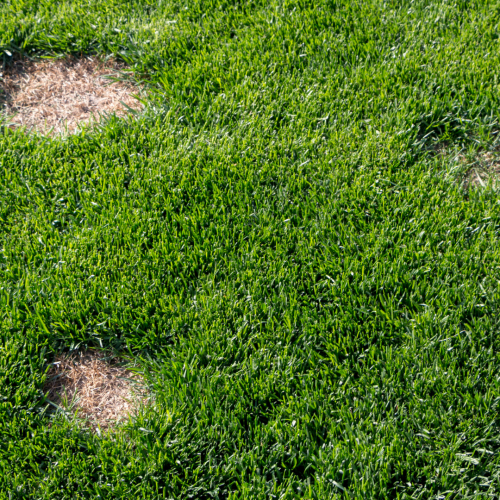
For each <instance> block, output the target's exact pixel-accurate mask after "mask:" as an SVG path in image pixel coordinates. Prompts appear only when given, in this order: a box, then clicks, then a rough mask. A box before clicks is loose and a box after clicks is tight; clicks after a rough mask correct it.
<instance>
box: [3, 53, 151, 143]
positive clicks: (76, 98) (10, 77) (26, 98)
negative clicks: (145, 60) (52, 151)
mask: <svg viewBox="0 0 500 500" xmlns="http://www.w3.org/2000/svg"><path fill="white" fill-rule="evenodd" d="M123 68H124V66H123V65H121V64H119V63H117V62H114V61H106V62H103V61H101V60H99V59H97V58H90V57H89V58H85V59H74V58H67V59H63V60H52V61H41V62H33V61H17V62H15V63H14V64H13V65H12V66H9V67H8V68H7V69H6V70H5V71H4V74H3V76H2V78H0V85H1V87H2V88H1V90H2V92H0V104H1V105H2V108H3V112H4V113H6V114H7V116H9V117H10V120H9V121H10V124H11V126H22V125H25V126H27V127H28V128H34V129H35V130H37V131H38V132H41V133H44V134H47V133H49V131H51V129H52V133H57V132H64V131H66V130H68V131H69V132H73V131H75V129H76V128H77V127H78V125H79V124H80V123H88V122H89V121H91V120H92V119H94V118H97V117H98V116H99V115H101V114H105V113H106V114H112V113H114V114H117V115H119V116H120V115H124V114H125V113H126V112H127V108H126V106H129V107H130V108H132V109H140V108H141V106H142V105H141V104H140V102H139V101H138V100H137V99H136V98H134V97H133V94H134V87H133V86H132V85H131V84H129V83H124V82H121V81H113V80H110V79H109V78H105V77H106V76H112V77H113V76H114V77H117V76H118V72H119V70H121V69H123ZM135 92H136V93H137V88H135ZM122 103H125V104H126V106H124V105H123V104H122Z"/></svg>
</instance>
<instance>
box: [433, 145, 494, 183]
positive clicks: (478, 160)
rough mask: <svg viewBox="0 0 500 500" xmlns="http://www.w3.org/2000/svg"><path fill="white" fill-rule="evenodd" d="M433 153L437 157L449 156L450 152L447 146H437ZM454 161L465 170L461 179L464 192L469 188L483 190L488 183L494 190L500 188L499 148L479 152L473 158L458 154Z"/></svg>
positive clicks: (461, 153)
mask: <svg viewBox="0 0 500 500" xmlns="http://www.w3.org/2000/svg"><path fill="white" fill-rule="evenodd" d="M435 153H436V154H437V155H438V156H449V155H450V154H451V153H452V152H451V151H450V150H449V148H448V145H447V144H439V145H438V146H437V147H436V148H435ZM455 159H456V161H457V162H458V163H459V164H461V165H463V166H464V167H465V169H466V171H465V174H464V176H463V177H462V179H461V181H462V182H463V187H464V188H465V189H466V190H468V189H470V188H471V187H475V188H485V187H486V186H487V185H488V183H489V182H491V183H492V184H493V187H495V188H498V187H500V147H497V148H495V149H493V150H491V151H484V150H483V151H479V152H477V153H476V154H474V155H473V156H471V155H466V154H465V153H463V152H459V153H457V154H456V155H455Z"/></svg>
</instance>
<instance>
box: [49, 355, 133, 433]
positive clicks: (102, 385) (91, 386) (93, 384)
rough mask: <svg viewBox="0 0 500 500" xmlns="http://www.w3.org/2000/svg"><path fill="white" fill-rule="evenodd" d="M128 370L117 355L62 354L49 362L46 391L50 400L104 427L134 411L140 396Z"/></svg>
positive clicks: (89, 421) (93, 423)
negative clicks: (120, 363) (52, 361)
mask: <svg viewBox="0 0 500 500" xmlns="http://www.w3.org/2000/svg"><path fill="white" fill-rule="evenodd" d="M134 380H135V381H137V377H135V376H134V375H133V374H132V373H131V372H130V371H128V370H126V369H125V368H123V367H121V366H120V365H119V363H118V362H117V360H116V358H110V357H109V355H107V354H106V353H103V352H101V351H97V350H92V349H89V350H87V351H85V352H80V353H77V354H73V355H67V354H62V355H60V356H58V357H57V358H56V360H55V361H54V363H52V365H51V368H50V370H49V373H48V376H47V385H46V387H45V391H46V392H48V398H49V400H50V401H52V402H53V403H55V404H57V405H59V406H62V407H66V408H70V409H73V410H78V415H79V416H80V417H83V418H85V419H86V420H87V421H88V423H89V424H90V425H91V426H92V427H93V428H96V427H99V428H101V429H107V428H109V427H112V426H113V425H114V424H116V423H117V422H119V421H120V420H123V419H124V418H126V417H127V416H128V415H130V414H131V413H133V411H134V406H135V404H136V403H137V402H138V401H139V399H140V397H139V394H138V393H137V391H134V390H133V384H134Z"/></svg>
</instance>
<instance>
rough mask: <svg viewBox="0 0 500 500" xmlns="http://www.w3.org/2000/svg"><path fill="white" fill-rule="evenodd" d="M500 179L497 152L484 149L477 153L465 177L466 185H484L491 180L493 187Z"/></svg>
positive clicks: (499, 158) (497, 184)
mask: <svg viewBox="0 0 500 500" xmlns="http://www.w3.org/2000/svg"><path fill="white" fill-rule="evenodd" d="M499 181H500V156H499V154H498V153H497V152H491V151H485V152H482V153H480V154H479V155H478V157H477V159H476V161H475V162H473V164H472V165H471V167H470V169H469V170H468V172H467V176H466V179H465V185H466V187H469V186H476V187H483V188H484V187H486V186H487V184H488V182H491V183H492V184H493V186H494V187H495V188H497V187H498V186H499Z"/></svg>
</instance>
